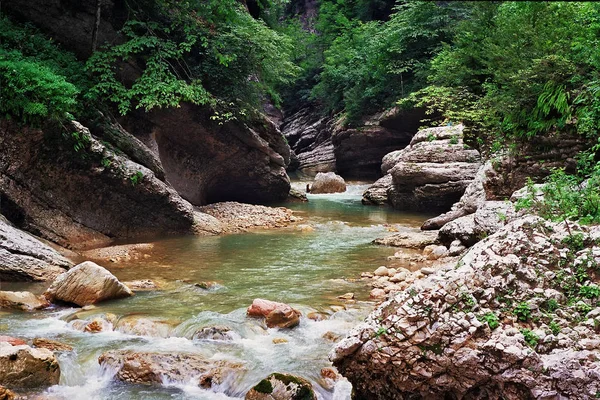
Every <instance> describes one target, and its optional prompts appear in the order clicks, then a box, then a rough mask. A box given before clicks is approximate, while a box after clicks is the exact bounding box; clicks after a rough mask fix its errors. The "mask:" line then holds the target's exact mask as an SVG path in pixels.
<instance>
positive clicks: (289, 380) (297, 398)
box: [245, 373, 317, 400]
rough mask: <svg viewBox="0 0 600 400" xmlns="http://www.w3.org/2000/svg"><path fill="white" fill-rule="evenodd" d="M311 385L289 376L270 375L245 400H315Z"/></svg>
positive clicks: (302, 379)
mask: <svg viewBox="0 0 600 400" xmlns="http://www.w3.org/2000/svg"><path fill="white" fill-rule="evenodd" d="M316 399H317V397H316V395H315V392H314V390H313V387H312V384H311V383H310V382H309V381H307V380H306V379H304V378H300V377H298V376H294V375H289V374H278V373H275V374H271V375H269V376H268V377H266V378H265V379H263V380H262V381H260V382H259V383H258V384H257V385H256V386H254V387H253V388H252V389H250V391H249V392H248V393H246V397H245V400H316Z"/></svg>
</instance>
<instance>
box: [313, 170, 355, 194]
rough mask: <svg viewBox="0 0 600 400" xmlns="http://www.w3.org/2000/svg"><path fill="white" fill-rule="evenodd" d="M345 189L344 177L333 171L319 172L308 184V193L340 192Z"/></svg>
mask: <svg viewBox="0 0 600 400" xmlns="http://www.w3.org/2000/svg"><path fill="white" fill-rule="evenodd" d="M345 191H346V182H345V181H344V178H342V177H341V176H339V175H337V174H336V173H334V172H319V173H318V174H317V176H315V180H314V182H313V183H312V184H311V185H310V193H312V194H324V193H342V192H345Z"/></svg>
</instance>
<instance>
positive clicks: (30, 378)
mask: <svg viewBox="0 0 600 400" xmlns="http://www.w3.org/2000/svg"><path fill="white" fill-rule="evenodd" d="M59 379H60V366H59V365H58V360H57V359H56V357H54V354H53V353H52V352H51V351H50V350H47V349H33V348H31V347H29V346H27V345H17V346H13V345H11V344H9V343H6V342H0V385H3V386H6V387H8V388H11V389H16V388H23V389H32V388H37V387H45V386H52V385H56V384H58V381H59Z"/></svg>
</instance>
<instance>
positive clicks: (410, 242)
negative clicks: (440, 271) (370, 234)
mask: <svg viewBox="0 0 600 400" xmlns="http://www.w3.org/2000/svg"><path fill="white" fill-rule="evenodd" d="M437 240H438V233H437V232H423V231H417V230H415V231H411V232H401V233H395V234H393V235H390V236H386V237H383V238H378V239H375V240H373V243H374V244H379V245H383V246H394V247H404V248H409V249H422V248H425V247H426V246H429V245H431V244H435V243H436V242H437Z"/></svg>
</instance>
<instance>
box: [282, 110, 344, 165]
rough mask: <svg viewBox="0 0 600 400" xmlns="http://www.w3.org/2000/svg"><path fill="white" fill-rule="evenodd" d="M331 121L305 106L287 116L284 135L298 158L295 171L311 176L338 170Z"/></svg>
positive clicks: (283, 125) (283, 126)
mask: <svg viewBox="0 0 600 400" xmlns="http://www.w3.org/2000/svg"><path fill="white" fill-rule="evenodd" d="M331 123H332V121H331V119H330V118H327V117H323V116H322V115H321V113H320V112H319V110H318V109H316V108H315V107H313V106H306V107H302V108H301V109H299V110H298V111H296V112H294V113H292V114H290V115H289V116H286V118H285V119H284V121H283V124H282V125H281V132H282V133H283V135H284V136H285V138H286V139H287V141H288V143H289V144H290V147H291V148H292V151H293V152H294V154H295V157H296V163H295V164H296V165H294V167H295V168H292V165H290V168H291V169H298V170H300V171H302V172H303V173H305V174H307V175H315V174H317V173H318V172H331V171H335V154H334V149H333V143H332V142H331V127H330V125H331Z"/></svg>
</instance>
